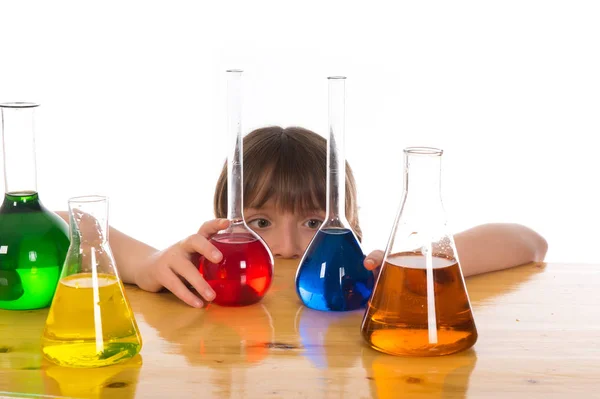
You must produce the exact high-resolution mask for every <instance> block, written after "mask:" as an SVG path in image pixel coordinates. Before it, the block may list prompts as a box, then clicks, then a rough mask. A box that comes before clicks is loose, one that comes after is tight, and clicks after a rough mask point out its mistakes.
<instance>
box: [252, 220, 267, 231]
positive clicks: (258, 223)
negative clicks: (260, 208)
mask: <svg viewBox="0 0 600 399" xmlns="http://www.w3.org/2000/svg"><path fill="white" fill-rule="evenodd" d="M270 225H271V222H269V221H268V220H267V219H254V220H253V221H251V222H250V226H252V227H257V228H259V229H264V228H267V227H269V226H270Z"/></svg>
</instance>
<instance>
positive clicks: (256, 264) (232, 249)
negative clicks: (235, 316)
mask: <svg viewBox="0 0 600 399" xmlns="http://www.w3.org/2000/svg"><path fill="white" fill-rule="evenodd" d="M241 75H242V71H240V70H229V71H227V132H228V135H229V137H230V139H231V145H230V152H229V155H228V157H227V219H229V220H230V221H231V224H230V225H229V227H228V228H227V229H225V230H222V231H220V232H218V233H217V234H215V235H214V236H212V237H211V239H210V242H211V243H212V244H213V245H214V246H215V247H217V249H218V250H219V251H221V253H222V254H223V258H222V259H221V262H219V263H212V262H210V261H209V260H208V259H206V258H205V257H204V256H201V257H200V260H199V264H198V270H199V271H200V273H201V274H202V275H203V277H204V279H205V280H206V281H207V282H208V284H209V285H210V286H211V287H212V289H213V290H214V291H215V293H216V297H215V299H214V301H213V302H214V303H216V304H218V305H222V306H245V305H251V304H253V303H256V302H258V301H260V300H261V298H262V297H263V296H264V295H265V294H266V292H267V290H268V289H269V287H270V286H271V280H272V279H273V255H272V254H271V251H270V250H269V248H268V247H267V245H266V244H265V243H264V242H263V240H262V239H261V238H260V237H259V236H258V235H257V234H256V233H255V232H253V231H252V230H250V228H249V227H248V225H247V224H246V222H245V221H244V216H243V212H242V204H243V203H244V202H243V165H242V160H243V158H242V153H243V152H242V144H243V142H242V128H241V115H242V107H241Z"/></svg>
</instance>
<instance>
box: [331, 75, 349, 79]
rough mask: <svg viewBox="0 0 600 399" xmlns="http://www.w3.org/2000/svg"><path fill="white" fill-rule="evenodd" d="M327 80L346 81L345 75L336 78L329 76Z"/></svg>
mask: <svg viewBox="0 0 600 399" xmlns="http://www.w3.org/2000/svg"><path fill="white" fill-rule="evenodd" d="M327 80H346V77H345V76H343V75H334V76H328V77H327Z"/></svg>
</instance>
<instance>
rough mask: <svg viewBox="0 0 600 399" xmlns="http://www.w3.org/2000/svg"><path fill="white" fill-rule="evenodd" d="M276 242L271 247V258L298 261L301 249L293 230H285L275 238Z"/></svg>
mask: <svg viewBox="0 0 600 399" xmlns="http://www.w3.org/2000/svg"><path fill="white" fill-rule="evenodd" d="M275 239H276V240H277V242H276V243H275V245H273V256H274V257H276V258H284V259H299V258H300V257H301V256H302V248H301V245H300V242H299V240H298V234H297V233H296V232H295V231H294V229H285V230H284V231H282V232H280V233H279V234H278V237H276V238H275Z"/></svg>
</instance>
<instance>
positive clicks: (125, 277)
mask: <svg viewBox="0 0 600 399" xmlns="http://www.w3.org/2000/svg"><path fill="white" fill-rule="evenodd" d="M56 214H57V215H59V216H60V217H61V218H63V219H64V220H65V221H66V222H67V223H69V213H68V212H56ZM108 240H109V245H110V248H111V251H112V253H113V256H114V257H115V262H116V265H117V269H118V271H119V276H120V277H121V280H122V281H123V282H124V283H128V284H136V279H135V276H136V273H137V272H138V271H139V268H140V267H142V266H143V264H144V262H145V261H146V260H147V259H148V258H149V257H150V256H152V255H154V254H155V253H156V252H158V250H157V249H155V248H153V247H151V246H149V245H147V244H144V243H143V242H141V241H138V240H136V239H135V238H133V237H130V236H128V235H126V234H124V233H122V232H120V231H119V230H117V229H115V228H113V227H109V232H108Z"/></svg>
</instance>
